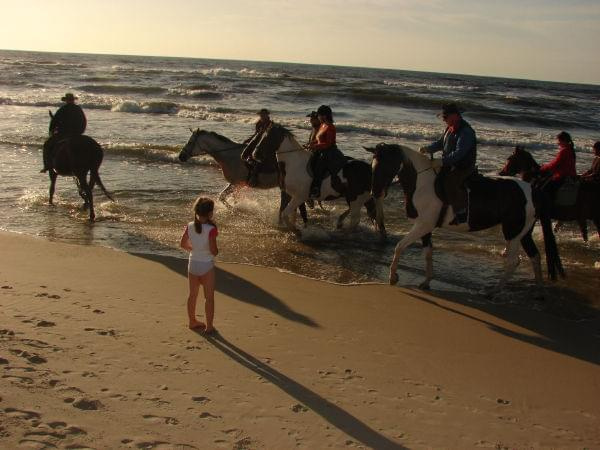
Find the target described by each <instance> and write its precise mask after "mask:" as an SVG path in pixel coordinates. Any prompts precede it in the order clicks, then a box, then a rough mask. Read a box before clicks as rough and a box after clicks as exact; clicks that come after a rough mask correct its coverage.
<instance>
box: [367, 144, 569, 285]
mask: <svg viewBox="0 0 600 450" xmlns="http://www.w3.org/2000/svg"><path fill="white" fill-rule="evenodd" d="M366 150H367V151H369V152H371V153H372V154H373V162H372V169H373V182H372V185H373V190H372V194H373V197H374V198H375V202H376V207H377V220H378V221H379V220H381V221H382V220H383V199H384V197H385V194H386V192H387V189H388V188H389V186H390V185H391V183H392V181H393V179H394V178H395V177H396V176H398V178H399V179H400V183H401V185H402V188H403V190H404V193H405V196H406V208H407V215H408V217H409V218H410V219H414V224H413V226H412V228H411V229H410V231H409V232H408V234H406V236H404V238H403V239H401V240H400V242H399V243H398V244H397V245H396V248H395V251H394V257H393V260H392V263H391V265H390V276H389V282H390V284H392V285H393V284H396V283H397V282H398V274H397V273H396V271H397V268H398V261H399V258H400V255H401V253H402V251H403V250H404V249H405V248H406V247H407V246H408V245H410V244H412V243H413V242H414V241H416V240H417V239H419V238H420V239H421V240H422V243H423V247H424V255H425V263H426V270H425V275H426V278H425V280H424V281H423V282H422V283H421V285H420V288H422V289H429V287H430V286H429V283H430V281H431V279H432V278H433V262H432V254H433V246H432V240H431V234H432V232H433V230H434V229H435V228H436V227H444V228H450V229H454V230H457V231H479V230H484V229H487V228H490V227H493V226H495V225H498V224H501V225H502V232H503V235H504V238H505V239H506V241H507V254H506V258H505V267H504V273H503V276H502V277H501V279H500V281H499V283H498V285H497V286H496V287H495V288H494V289H492V290H491V291H489V292H487V294H488V295H489V296H493V295H495V294H496V293H498V292H500V291H501V290H502V289H503V288H504V286H505V284H506V282H507V281H508V279H509V277H510V276H511V275H512V273H513V271H514V269H515V267H516V266H517V263H518V247H519V243H520V244H521V246H522V247H523V249H524V250H525V253H527V256H528V257H529V258H530V260H531V264H532V267H533V272H534V276H535V281H536V284H537V286H538V287H539V286H540V285H541V283H542V275H541V274H542V271H541V263H540V254H539V252H538V249H537V247H536V245H535V242H534V241H533V238H532V231H533V226H534V224H535V221H536V211H535V207H534V199H533V194H532V190H531V186H530V185H529V184H528V183H525V182H524V181H522V180H519V179H518V178H514V177H484V176H481V175H475V176H472V177H471V178H469V180H468V181H467V188H468V192H469V212H468V225H467V224H459V225H450V222H451V221H452V220H453V218H454V211H453V210H452V207H451V206H446V205H444V202H443V201H442V200H440V198H439V197H438V195H437V193H436V189H435V179H436V169H435V166H436V162H434V161H433V160H430V159H429V158H428V157H426V156H425V155H422V154H420V153H418V152H417V151H415V150H413V149H411V148H409V147H406V146H403V145H396V144H378V145H377V146H376V147H374V148H366ZM542 229H543V233H544V243H545V248H546V259H547V263H548V273H549V275H550V278H552V279H553V280H554V279H556V271H558V272H559V273H560V275H561V276H564V270H563V267H562V263H561V261H560V256H559V254H558V248H557V246H556V241H555V240H554V234H553V233H552V226H551V224H550V220H549V218H548V217H547V214H543V217H542Z"/></svg>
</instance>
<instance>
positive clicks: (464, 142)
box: [442, 127, 476, 166]
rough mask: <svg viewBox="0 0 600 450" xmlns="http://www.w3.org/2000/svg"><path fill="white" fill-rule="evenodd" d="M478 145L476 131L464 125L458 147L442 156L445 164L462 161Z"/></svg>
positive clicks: (457, 143) (451, 164)
mask: <svg viewBox="0 0 600 450" xmlns="http://www.w3.org/2000/svg"><path fill="white" fill-rule="evenodd" d="M475 145H476V139H475V132H474V131H473V130H472V129H471V128H469V127H463V129H462V130H460V134H459V136H458V140H457V141H456V148H455V149H454V151H453V152H450V153H448V154H446V155H444V156H443V157H442V163H443V165H444V166H453V165H455V164H456V163H458V162H460V161H462V160H463V159H464V158H465V157H466V156H467V155H469V153H471V152H472V151H473V149H474V148H475Z"/></svg>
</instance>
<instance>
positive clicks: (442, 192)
mask: <svg viewBox="0 0 600 450" xmlns="http://www.w3.org/2000/svg"><path fill="white" fill-rule="evenodd" d="M449 174H450V172H446V173H444V175H443V176H441V175H442V172H440V173H439V174H438V175H437V176H436V178H435V182H434V190H435V194H436V195H437V197H438V198H439V199H440V200H441V201H442V209H441V210H440V215H439V217H438V220H437V223H436V227H438V228H439V227H441V226H442V225H443V223H444V218H445V217H446V213H447V212H448V207H449V206H450V205H451V202H450V199H449V195H448V192H447V191H446V189H445V187H444V179H445V177H446V176H449ZM476 178H483V176H482V175H480V174H479V172H478V170H477V167H475V168H474V169H473V171H472V172H471V173H470V174H468V175H466V177H465V178H464V180H463V181H462V185H461V186H457V187H458V188H461V189H457V192H456V193H455V195H462V196H463V201H464V204H465V205H467V211H468V217H469V218H470V217H471V204H470V195H469V191H470V183H471V182H473V181H474V180H475V179H476ZM469 222H470V220H469Z"/></svg>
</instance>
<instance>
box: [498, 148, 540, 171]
mask: <svg viewBox="0 0 600 450" xmlns="http://www.w3.org/2000/svg"><path fill="white" fill-rule="evenodd" d="M539 168H540V166H539V164H538V163H537V162H535V159H533V156H531V153H529V152H528V151H527V150H525V148H524V147H521V146H520V145H517V146H516V147H515V150H514V151H513V153H512V154H511V155H510V156H509V157H508V159H507V160H506V164H505V165H504V167H503V168H502V170H501V171H500V173H499V175H503V176H515V175H516V174H519V173H520V174H527V173H531V172H534V171H536V170H538V169H539Z"/></svg>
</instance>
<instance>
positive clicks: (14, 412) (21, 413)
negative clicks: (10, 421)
mask: <svg viewBox="0 0 600 450" xmlns="http://www.w3.org/2000/svg"><path fill="white" fill-rule="evenodd" d="M4 413H5V414H6V415H7V416H9V417H14V418H17V419H24V420H32V419H39V418H40V417H42V416H41V415H40V413H38V412H35V411H26V410H24V409H17V408H4Z"/></svg>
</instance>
